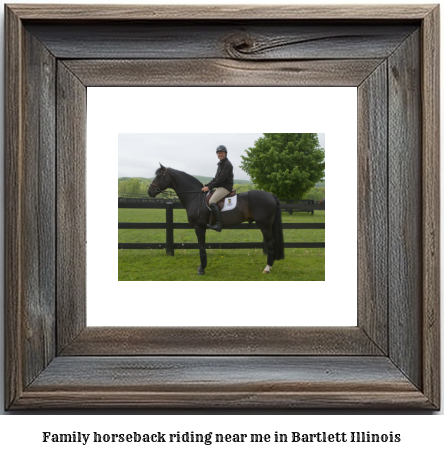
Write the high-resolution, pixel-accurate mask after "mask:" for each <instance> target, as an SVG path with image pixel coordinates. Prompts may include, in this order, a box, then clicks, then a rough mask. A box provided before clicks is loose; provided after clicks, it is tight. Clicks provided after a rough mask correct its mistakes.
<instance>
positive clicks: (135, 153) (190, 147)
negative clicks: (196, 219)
mask: <svg viewBox="0 0 444 456" xmlns="http://www.w3.org/2000/svg"><path fill="white" fill-rule="evenodd" d="M262 135H263V134H262V133H226V134H224V133H180V134H174V133H173V134H171V133H169V134H163V133H162V134H157V133H140V134H135V133H121V134H119V177H148V178H150V177H153V176H154V172H155V171H156V169H157V168H158V167H159V162H160V163H162V165H164V166H166V167H171V168H174V169H178V170H180V171H185V172H186V173H188V174H191V175H195V176H208V177H213V176H214V175H215V173H216V169H217V162H218V160H217V156H216V148H217V146H219V145H221V144H223V145H224V146H225V147H226V148H227V149H228V158H229V159H230V161H231V163H232V164H233V168H234V178H235V179H245V180H250V177H249V176H248V175H247V174H246V173H245V172H244V171H242V170H241V169H240V167H239V166H240V164H241V155H245V150H246V149H248V148H249V147H253V146H254V142H255V141H256V140H257V139H258V138H259V137H260V136H262ZM318 137H319V142H320V144H321V147H323V148H324V149H325V134H324V133H318ZM204 183H206V182H204Z"/></svg>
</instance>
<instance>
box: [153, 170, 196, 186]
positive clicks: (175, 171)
mask: <svg viewBox="0 0 444 456" xmlns="http://www.w3.org/2000/svg"><path fill="white" fill-rule="evenodd" d="M166 169H167V170H168V171H174V173H178V174H182V175H185V176H186V177H189V178H190V180H191V181H193V182H194V183H196V184H198V185H200V186H201V187H203V184H202V182H200V181H199V180H198V179H196V178H195V177H194V176H191V175H190V174H188V173H186V172H185V171H179V170H178V169H174V168H166ZM163 172H164V171H163V169H162V168H158V169H157V170H156V176H158V175H159V174H161V173H163Z"/></svg>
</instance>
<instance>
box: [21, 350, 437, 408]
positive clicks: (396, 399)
mask: <svg viewBox="0 0 444 456" xmlns="http://www.w3.org/2000/svg"><path fill="white" fill-rule="evenodd" d="M42 403H44V404H45V406H48V405H49V406H51V407H69V406H72V405H75V406H76V407H81V408H85V407H99V408H100V407H109V406H113V407H119V406H122V407H128V406H131V407H136V408H141V407H144V406H146V405H149V406H155V407H156V408H165V407H169V408H171V407H174V408H184V407H186V408H192V407H199V408H202V407H205V408H208V407H212V408H215V407H216V408H217V407H225V408H226V407H229V408H246V407H255V408H258V407H261V406H262V407H282V408H291V407H307V406H310V407H315V408H316V407H318V408H326V407H335V408H354V407H360V408H363V407H364V408H365V407H367V408H372V407H379V408H381V407H384V408H398V407H421V408H430V404H429V403H428V401H427V399H426V398H425V397H424V396H423V395H422V394H421V393H420V392H418V391H417V390H416V389H415V388H414V387H413V386H412V384H411V383H410V382H409V381H408V380H407V379H406V378H405V377H404V376H403V375H402V374H401V373H400V372H399V370H398V369H397V368H396V367H395V366H393V364H392V363H391V362H390V361H389V360H388V359H387V358H385V357H350V356H347V357H337V356H335V357H323V356H322V357H315V358H313V357H300V356H298V357H291V356H284V357H274V358H270V357H261V356H254V357H212V356H197V357H192V356H188V357H177V356H174V357H162V356H161V357H158V356H156V357H128V358H122V357H112V356H111V357H109V356H107V357H78V356H76V357H59V358H56V359H55V360H54V362H53V363H52V364H51V365H50V366H49V368H48V369H47V370H46V371H45V372H44V373H43V374H42V375H41V376H40V377H39V378H38V379H37V381H36V382H34V384H33V385H32V386H31V387H30V388H29V389H28V390H27V392H26V394H25V395H24V396H23V398H22V399H21V401H20V403H19V404H17V406H18V407H29V406H32V407H37V406H38V405H39V404H42Z"/></svg>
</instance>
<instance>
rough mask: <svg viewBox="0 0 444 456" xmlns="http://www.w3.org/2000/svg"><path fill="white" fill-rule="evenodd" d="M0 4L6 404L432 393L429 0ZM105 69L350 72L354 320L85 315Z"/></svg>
mask: <svg viewBox="0 0 444 456" xmlns="http://www.w3.org/2000/svg"><path fill="white" fill-rule="evenodd" d="M5 20H6V26H5V30H6V148H5V150H6V227H5V236H6V330H5V333H6V369H5V372H6V395H5V396H6V404H5V407H6V409H9V410H17V409H34V408H38V409H41V408H143V407H151V408H166V407H168V408H205V409H208V408H214V409H216V408H237V409H239V408H255V409H258V408H261V407H267V408H268V407H273V408H290V407H291V408H397V409H412V408H414V409H428V410H437V409H439V407H440V383H439V379H440V353H439V343H440V342H439V299H440V298H439V288H440V285H439V277H440V274H439V63H438V60H439V59H438V56H439V7H438V6H436V5H432V6H431V5H408V6H406V5H403V6H381V5H378V6H376V5H371V6H366V5H360V6H350V5H346V6H343V7H342V6H327V7H326V6H322V7H320V6H319V7H318V6H313V7H305V6H296V5H293V6H288V5H287V6H279V7H252V6H237V7H235V6H206V7H192V6H183V7H182V6H181V7H177V6H127V5H125V6H123V5H122V6H88V5H63V6H61V5H31V4H21V5H7V6H6V9H5ZM122 85H127V86H137V85H172V86H186V85H203V86H207V85H227V86H230V85H236V86H242V85H245V86H249V85H257V86H263V85H282V86H286V85H287V86H295V85H298V86H322V85H332V86H338V85H341V86H344V85H348V86H355V87H358V111H359V115H358V118H359V122H358V201H359V203H358V262H357V267H358V296H357V302H358V325H357V326H356V327H345V328H344V327H341V328H337V327H330V328H322V327H313V328H298V327H297V326H291V322H289V326H288V327H285V328H273V327H272V328H257V327H241V328H239V327H230V328H227V327H221V328H192V327H182V328H154V327H140V328H125V327H122V328H94V327H87V326H86V323H85V320H86V319H85V308H86V291H85V290H86V284H85V282H86V260H85V249H86V247H85V222H86V220H85V191H86V190H85V138H86V128H85V125H86V122H85V120H86V87H88V86H122ZM339 304H340V297H336V299H335V300H334V301H332V305H339Z"/></svg>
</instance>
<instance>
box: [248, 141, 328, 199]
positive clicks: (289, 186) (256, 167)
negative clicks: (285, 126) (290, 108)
mask: <svg viewBox="0 0 444 456" xmlns="http://www.w3.org/2000/svg"><path fill="white" fill-rule="evenodd" d="M245 152H246V156H244V155H242V164H241V166H240V168H241V169H243V170H244V171H245V172H246V173H247V174H248V175H249V176H250V178H251V180H252V181H253V184H255V185H256V187H257V188H260V189H262V190H266V191H268V192H271V193H274V194H275V195H276V196H277V197H278V198H280V199H301V198H302V196H303V195H304V194H305V193H306V192H308V191H309V190H310V189H312V188H313V187H314V186H315V185H316V183H317V182H319V181H320V180H321V179H322V178H323V177H324V170H325V163H324V158H325V152H324V149H322V148H321V146H320V144H319V139H318V135H317V133H264V136H262V137H260V138H259V139H258V140H257V141H255V143H254V147H250V148H249V149H247V150H246V151H245Z"/></svg>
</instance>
